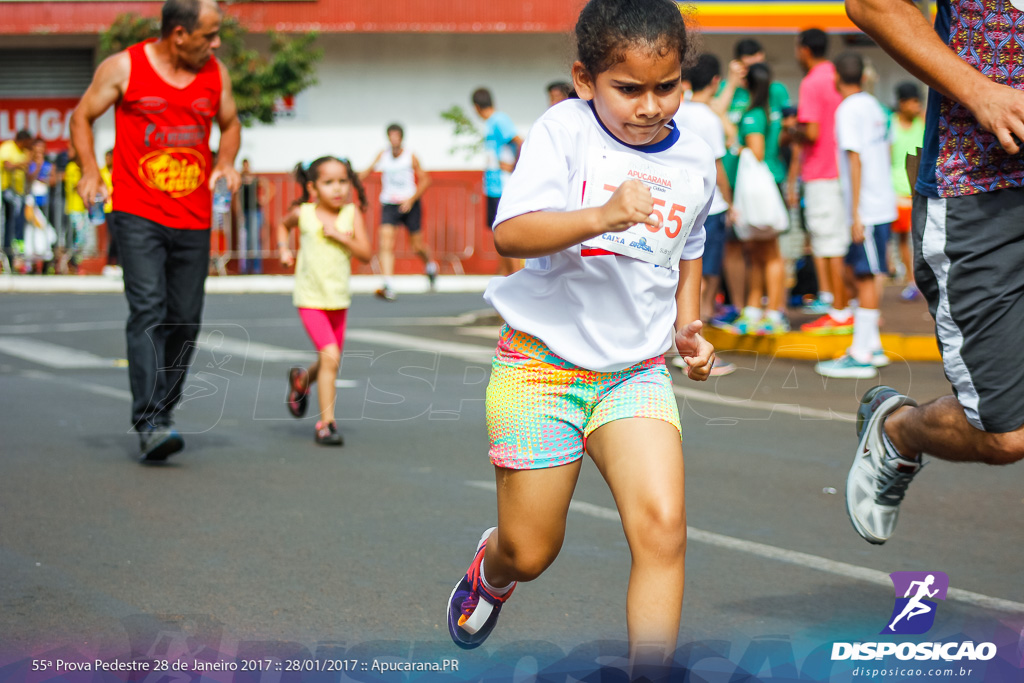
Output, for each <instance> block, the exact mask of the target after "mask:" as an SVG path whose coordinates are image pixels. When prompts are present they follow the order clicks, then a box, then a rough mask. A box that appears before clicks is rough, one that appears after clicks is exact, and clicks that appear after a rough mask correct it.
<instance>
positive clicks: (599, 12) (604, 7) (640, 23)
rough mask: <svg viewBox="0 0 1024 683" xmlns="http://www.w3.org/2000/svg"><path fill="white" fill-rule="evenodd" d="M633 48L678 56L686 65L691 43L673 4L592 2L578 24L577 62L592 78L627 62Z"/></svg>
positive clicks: (663, 1)
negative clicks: (628, 50) (629, 51)
mask: <svg viewBox="0 0 1024 683" xmlns="http://www.w3.org/2000/svg"><path fill="white" fill-rule="evenodd" d="M630 47H642V48H645V49H650V50H652V51H656V52H657V53H659V54H670V53H672V52H677V53H678V54H679V63H680V64H681V65H682V64H685V63H686V62H687V56H688V48H689V39H688V36H687V31H686V23H685V22H684V21H683V15H682V13H681V12H680V11H679V5H677V4H676V3H675V2H672V0H590V2H588V3H587V5H586V7H584V8H583V11H582V12H580V17H579V20H577V22H576V50H577V59H579V61H580V62H581V63H582V64H583V67H584V68H585V69H586V70H587V72H588V73H590V75H591V76H597V74H599V73H601V72H603V71H607V70H608V69H610V68H611V67H613V66H614V65H616V64H618V63H619V62H621V61H622V60H623V59H625V54H624V53H625V51H626V50H627V49H628V48H630Z"/></svg>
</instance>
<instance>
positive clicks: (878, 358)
mask: <svg viewBox="0 0 1024 683" xmlns="http://www.w3.org/2000/svg"><path fill="white" fill-rule="evenodd" d="M891 362H892V361H891V360H889V356H887V355H885V350H884V349H876V350H875V352H874V353H872V354H871V364H872V365H874V366H875V367H876V368H884V367H886V366H888V365H889V363H891Z"/></svg>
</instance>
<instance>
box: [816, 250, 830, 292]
mask: <svg viewBox="0 0 1024 683" xmlns="http://www.w3.org/2000/svg"><path fill="white" fill-rule="evenodd" d="M814 272H816V273H817V274H818V295H819V296H821V294H822V293H823V292H827V293H829V294H833V292H832V275H831V272H830V271H829V268H828V262H827V261H826V260H825V259H824V258H822V257H821V256H815V257H814Z"/></svg>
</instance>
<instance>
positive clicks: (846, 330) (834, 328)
mask: <svg viewBox="0 0 1024 683" xmlns="http://www.w3.org/2000/svg"><path fill="white" fill-rule="evenodd" d="M800 331H801V332H803V333H805V334H813V335H816V336H817V335H827V334H853V316H852V315H851V316H850V317H849V318H847V319H846V320H836V319H835V318H833V317H832V316H831V315H829V314H828V313H826V314H825V315H823V316H821V317H820V318H818V319H817V320H814V321H811V322H809V323H804V324H803V325H801V326H800Z"/></svg>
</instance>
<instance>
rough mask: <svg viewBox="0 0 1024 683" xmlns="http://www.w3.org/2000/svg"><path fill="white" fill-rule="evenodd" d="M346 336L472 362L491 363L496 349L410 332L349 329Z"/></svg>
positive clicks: (355, 339)
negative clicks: (417, 335) (419, 335)
mask: <svg viewBox="0 0 1024 683" xmlns="http://www.w3.org/2000/svg"><path fill="white" fill-rule="evenodd" d="M345 337H346V339H351V340H353V341H358V342H364V343H367V344H381V345H382V346H391V347H395V348H399V349H410V350H413V351H423V352H424V353H438V354H441V355H442V356H451V357H452V358H459V359H461V360H466V361H469V362H471V363H486V364H488V365H490V363H491V358H492V357H493V356H494V349H493V348H491V347H489V346H480V345H479V344H463V343H461V342H450V341H442V340H440V339H432V338H430V337H414V336H412V335H410V334H399V333H397V332H385V331H384V330H366V329H362V330H349V331H347V332H346V333H345Z"/></svg>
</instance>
